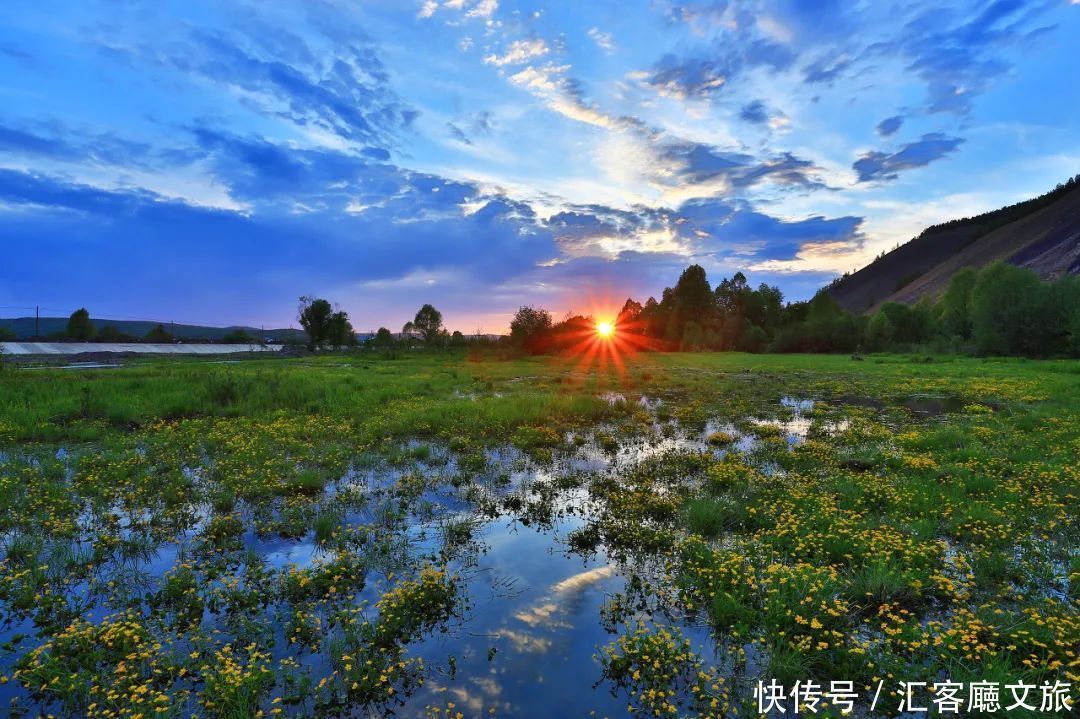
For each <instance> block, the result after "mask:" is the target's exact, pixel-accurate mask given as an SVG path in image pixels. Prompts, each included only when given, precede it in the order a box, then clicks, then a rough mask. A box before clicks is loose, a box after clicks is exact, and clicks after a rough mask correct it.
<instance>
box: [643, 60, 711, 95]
mask: <svg viewBox="0 0 1080 719" xmlns="http://www.w3.org/2000/svg"><path fill="white" fill-rule="evenodd" d="M729 72H730V70H729V69H728V68H726V67H724V66H723V65H721V64H720V63H719V62H718V61H715V60H711V59H706V58H684V59H680V58H677V57H675V56H674V55H664V57H662V58H661V59H660V61H659V62H658V63H656V65H654V66H653V69H652V73H651V74H650V75H649V76H648V78H647V80H646V82H647V83H648V84H649V85H651V86H652V87H653V88H654V89H655V90H656V91H657V92H659V93H660V94H661V95H666V96H667V97H672V98H676V99H679V100H686V99H688V98H697V97H708V96H710V95H712V94H713V93H715V92H717V91H719V90H720V88H722V87H723V86H724V83H726V82H727V79H728V74H729Z"/></svg>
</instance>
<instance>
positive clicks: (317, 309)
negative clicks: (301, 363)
mask: <svg viewBox="0 0 1080 719" xmlns="http://www.w3.org/2000/svg"><path fill="white" fill-rule="evenodd" d="M333 313H334V308H333V307H331V306H330V303H329V302H327V301H326V300H322V299H317V298H315V297H311V296H307V295H305V296H304V297H301V298H300V306H299V307H298V308H297V315H298V319H299V320H300V326H301V327H303V328H304V332H307V336H308V349H309V350H312V351H314V350H315V349H317V348H318V347H320V346H321V345H322V344H323V343H325V342H326V339H327V337H328V335H329V333H330V316H331V315H333Z"/></svg>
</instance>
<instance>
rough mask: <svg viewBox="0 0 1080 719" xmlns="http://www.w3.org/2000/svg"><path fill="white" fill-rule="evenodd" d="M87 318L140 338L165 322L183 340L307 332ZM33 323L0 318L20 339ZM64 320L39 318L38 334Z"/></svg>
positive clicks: (57, 328) (276, 337) (281, 337)
mask: <svg viewBox="0 0 1080 719" xmlns="http://www.w3.org/2000/svg"><path fill="white" fill-rule="evenodd" d="M90 321H91V322H93V323H94V326H95V327H97V329H98V331H99V332H100V331H101V328H102V327H104V326H106V325H112V326H113V327H115V328H116V329H118V330H120V331H121V332H124V333H126V334H129V335H133V336H135V337H137V338H139V339H142V337H143V336H145V335H146V333H147V332H149V331H150V330H151V329H153V328H154V327H156V326H157V325H159V324H162V325H164V326H165V329H166V330H168V331H169V332H170V333H172V334H173V335H174V336H176V337H177V338H179V339H185V340H219V339H221V338H222V337H224V336H225V335H227V334H229V333H230V332H235V331H236V330H243V331H244V332H246V333H247V334H248V335H250V336H251V337H254V338H256V339H258V338H259V336H260V334H261V335H262V337H263V338H265V339H269V340H272V341H275V342H286V341H289V340H295V341H298V342H302V341H304V340H305V338H306V335H305V334H304V333H303V331H302V330H298V329H288V328H284V329H269V330H260V329H259V328H258V327H242V326H235V325H234V326H231V327H208V326H204V325H183V324H175V325H174V324H170V323H169V322H150V321H144V320H106V319H96V318H93V317H91V320H90ZM34 322H35V320H34V318H33V317H15V318H11V319H2V318H0V327H7V328H8V329H10V330H12V331H13V332H15V334H16V335H17V336H18V337H19V339H29V338H30V337H33V336H34ZM67 322H68V318H67V317H42V318H41V320H40V323H41V336H42V337H49V336H51V335H56V334H58V333H61V332H63V331H64V330H65V329H66V328H67Z"/></svg>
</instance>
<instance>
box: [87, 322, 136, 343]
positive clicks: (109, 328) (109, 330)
mask: <svg viewBox="0 0 1080 719" xmlns="http://www.w3.org/2000/svg"><path fill="white" fill-rule="evenodd" d="M97 341H98V342H138V339H137V338H136V337H135V335H130V334H128V333H127V332H121V331H120V330H119V329H117V328H116V325H105V326H104V327H102V328H101V331H100V332H98V333H97Z"/></svg>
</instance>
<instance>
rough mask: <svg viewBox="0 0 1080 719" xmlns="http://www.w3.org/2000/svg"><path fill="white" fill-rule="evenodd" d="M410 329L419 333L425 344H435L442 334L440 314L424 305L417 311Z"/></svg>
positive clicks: (429, 306)
mask: <svg viewBox="0 0 1080 719" xmlns="http://www.w3.org/2000/svg"><path fill="white" fill-rule="evenodd" d="M412 328H413V329H414V330H416V331H417V332H419V333H420V336H421V337H422V338H423V339H424V343H425V344H428V345H433V344H435V343H436V342H437V341H438V340H439V339H440V338H441V337H442V335H443V334H444V331H443V317H442V312H439V311H438V310H437V309H435V308H434V307H432V306H431V305H424V306H423V307H421V308H420V309H419V310H417V312H416V317H415V318H413V321H412Z"/></svg>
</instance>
